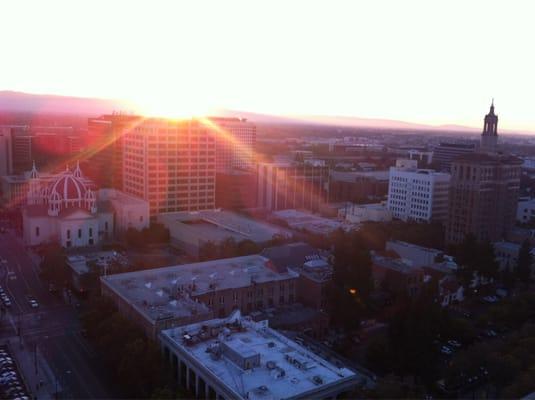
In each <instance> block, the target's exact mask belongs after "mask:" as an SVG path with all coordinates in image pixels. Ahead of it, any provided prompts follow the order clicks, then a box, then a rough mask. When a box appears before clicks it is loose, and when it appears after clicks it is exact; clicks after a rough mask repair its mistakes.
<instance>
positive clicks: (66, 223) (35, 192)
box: [22, 165, 113, 247]
mask: <svg viewBox="0 0 535 400" xmlns="http://www.w3.org/2000/svg"><path fill="white" fill-rule="evenodd" d="M28 187H29V190H28V196H27V203H28V204H27V205H26V206H25V207H24V208H23V210H22V224H23V237H24V241H25V243H26V244H27V245H29V246H37V245H40V244H46V243H53V242H58V243H60V245H61V246H63V247H85V246H93V245H96V244H97V243H98V242H100V240H101V239H102V237H103V235H104V234H105V233H107V232H110V233H111V232H113V212H112V211H109V210H106V211H100V212H99V210H98V207H97V195H96V193H95V191H93V190H92V189H91V188H90V187H88V185H86V184H85V180H84V178H83V176H82V171H81V170H80V167H79V166H77V167H76V169H75V170H74V171H70V170H69V169H68V168H67V169H66V170H65V171H64V172H62V173H60V174H58V175H56V176H55V178H54V179H52V180H51V181H50V182H47V181H40V180H39V173H38V172H37V169H36V168H35V165H34V168H33V169H32V171H31V173H30V179H29V182H28Z"/></svg>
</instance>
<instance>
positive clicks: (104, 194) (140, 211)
mask: <svg viewBox="0 0 535 400" xmlns="http://www.w3.org/2000/svg"><path fill="white" fill-rule="evenodd" d="M98 200H99V202H100V203H101V204H102V203H105V202H107V203H109V205H110V206H111V208H112V209H113V211H114V227H115V232H114V234H118V235H122V234H124V233H125V232H126V231H127V230H128V229H130V228H132V229H136V230H138V231H141V230H143V229H145V228H148V227H149V222H150V215H149V202H148V201H146V200H143V199H142V198H140V197H135V196H133V195H131V194H127V193H124V192H121V191H119V190H116V189H100V190H99V191H98Z"/></svg>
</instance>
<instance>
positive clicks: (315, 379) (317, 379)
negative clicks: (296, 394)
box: [312, 375, 323, 385]
mask: <svg viewBox="0 0 535 400" xmlns="http://www.w3.org/2000/svg"><path fill="white" fill-rule="evenodd" d="M312 382H314V384H315V385H323V378H322V377H321V376H319V375H314V376H313V377H312Z"/></svg>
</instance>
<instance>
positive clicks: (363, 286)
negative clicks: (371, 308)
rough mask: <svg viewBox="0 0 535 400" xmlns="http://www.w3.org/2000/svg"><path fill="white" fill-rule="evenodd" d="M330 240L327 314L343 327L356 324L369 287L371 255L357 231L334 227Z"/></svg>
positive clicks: (366, 298)
mask: <svg viewBox="0 0 535 400" xmlns="http://www.w3.org/2000/svg"><path fill="white" fill-rule="evenodd" d="M332 240H333V256H334V263H333V283H332V285H331V288H330V290H329V297H330V304H331V308H332V312H331V317H332V321H333V323H334V324H335V325H337V326H341V327H343V328H345V329H346V330H353V329H356V328H358V327H359V326H360V321H361V319H362V318H363V316H364V313H365V311H366V309H367V303H368V299H369V294H370V292H371V289H372V272H371V257H370V252H369V250H368V249H366V248H365V247H363V245H362V244H363V240H362V238H361V236H360V235H359V233H358V232H351V233H346V232H343V231H341V230H340V231H337V232H335V233H333V235H332Z"/></svg>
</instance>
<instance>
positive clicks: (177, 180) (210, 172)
mask: <svg viewBox="0 0 535 400" xmlns="http://www.w3.org/2000/svg"><path fill="white" fill-rule="evenodd" d="M121 136H122V139H123V142H124V143H123V191H124V192H126V193H130V194H133V195H134V196H138V197H141V198H143V199H145V200H148V201H149V204H150V214H151V216H154V215H156V214H159V213H164V212H175V211H197V210H207V209H213V208H214V207H215V164H216V161H215V137H214V136H215V135H214V131H213V129H212V128H211V127H210V126H209V124H206V123H205V122H203V121H202V120H196V119H191V120H167V119H156V118H141V117H138V118H137V119H136V120H132V121H131V123H130V124H129V125H128V126H127V127H125V128H124V129H123V131H122V132H121Z"/></svg>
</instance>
